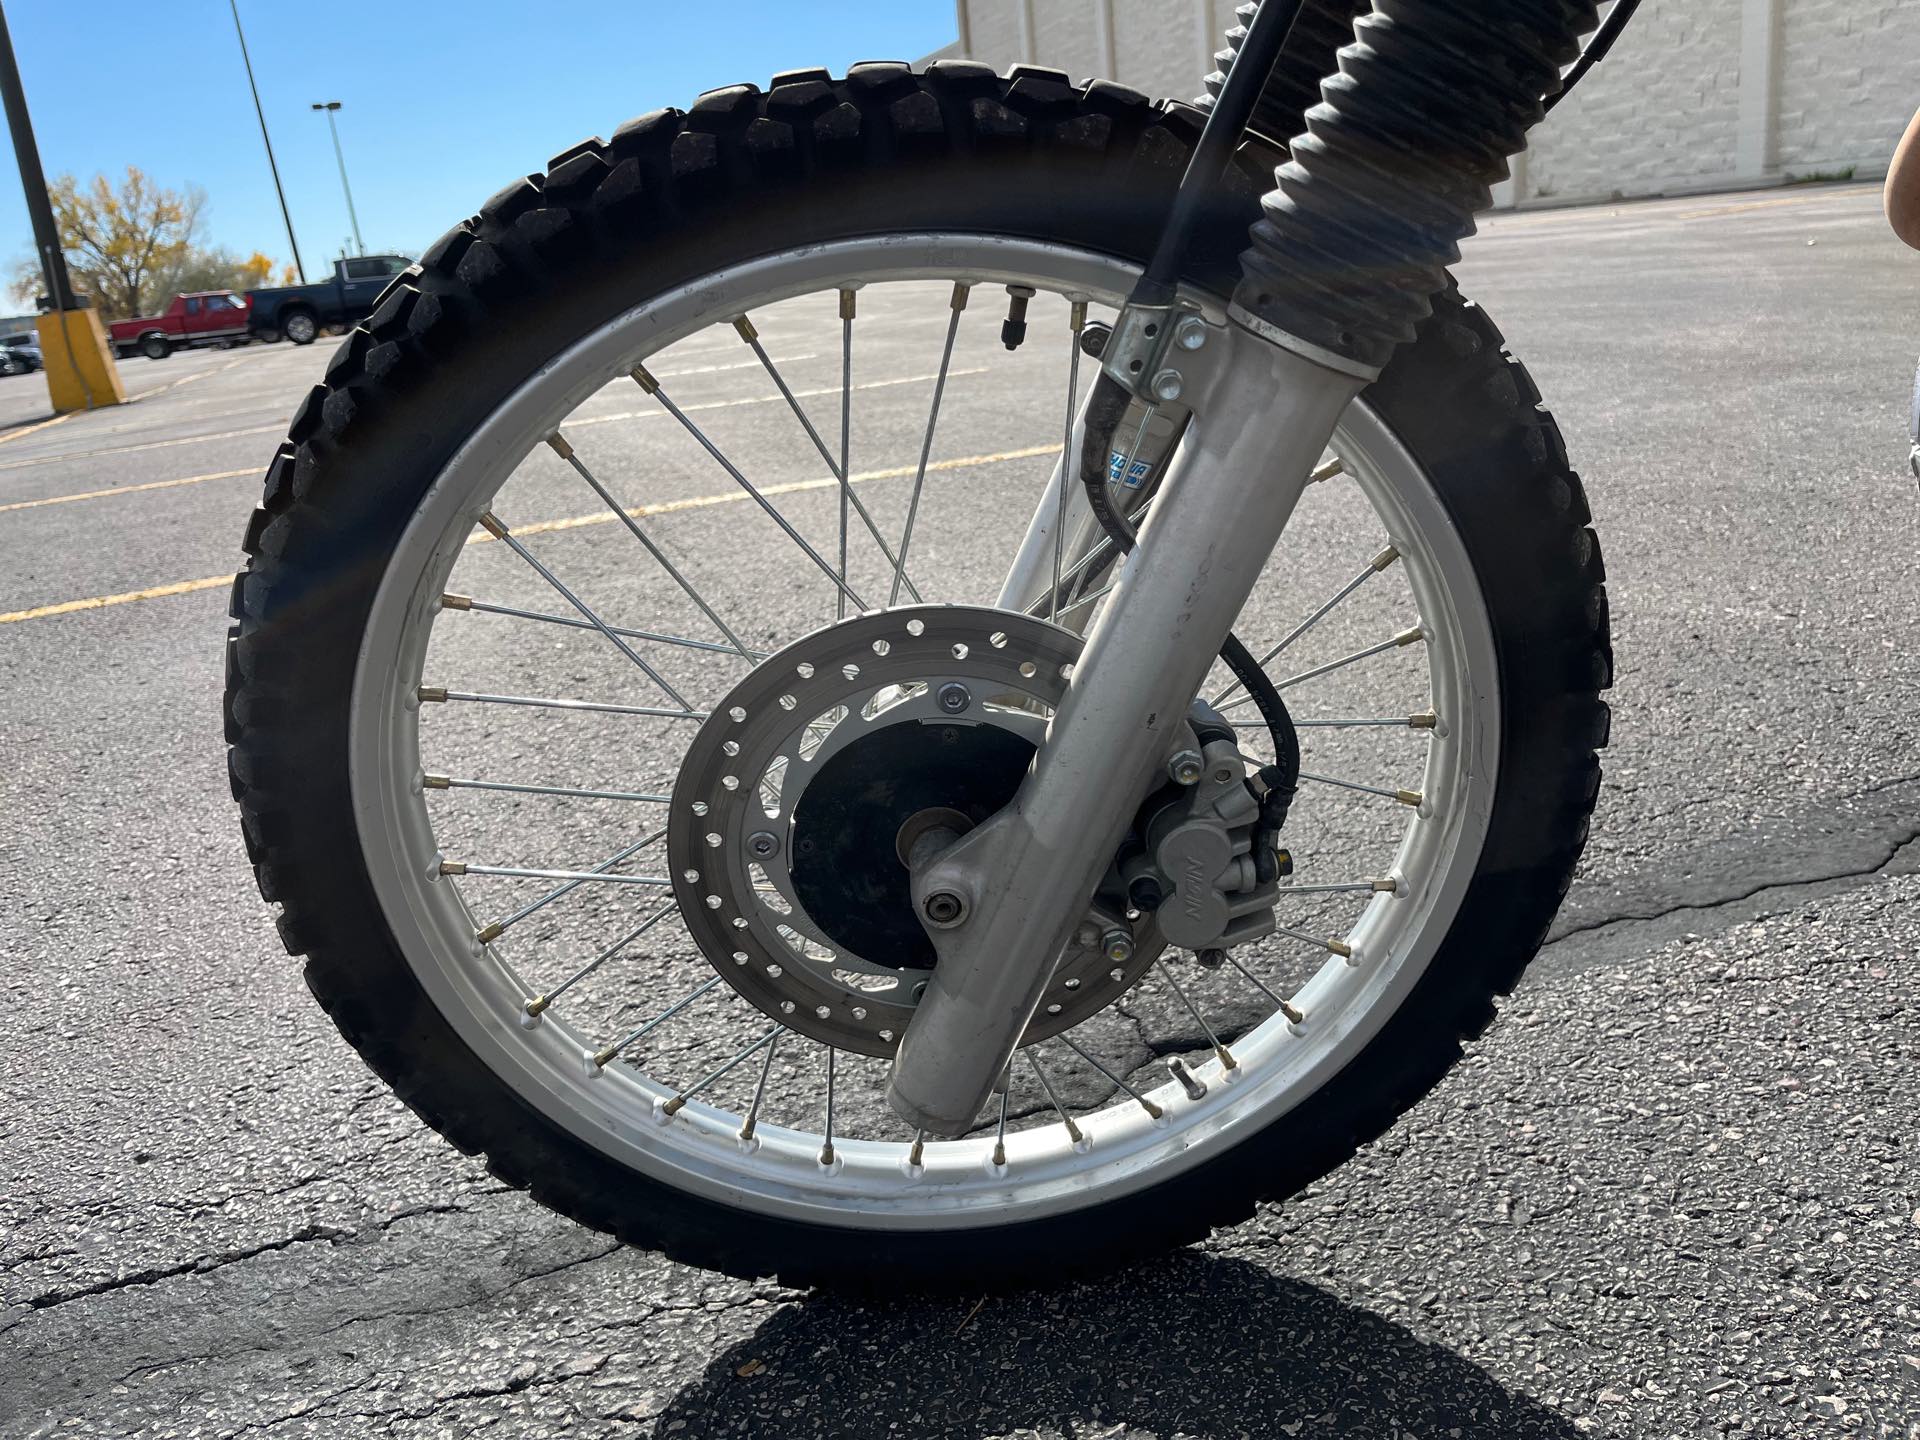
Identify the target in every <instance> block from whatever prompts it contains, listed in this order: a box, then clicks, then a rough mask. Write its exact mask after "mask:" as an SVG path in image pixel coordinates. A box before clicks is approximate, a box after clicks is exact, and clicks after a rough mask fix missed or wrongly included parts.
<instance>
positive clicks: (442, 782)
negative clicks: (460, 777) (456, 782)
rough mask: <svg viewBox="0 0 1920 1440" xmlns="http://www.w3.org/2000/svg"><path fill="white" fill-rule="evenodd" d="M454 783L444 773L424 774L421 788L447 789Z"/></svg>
mask: <svg viewBox="0 0 1920 1440" xmlns="http://www.w3.org/2000/svg"><path fill="white" fill-rule="evenodd" d="M452 783H453V782H452V781H450V780H448V779H447V777H446V776H444V775H422V776H421V777H420V788H421V789H422V790H447V789H450V788H452Z"/></svg>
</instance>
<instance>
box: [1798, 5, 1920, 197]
mask: <svg viewBox="0 0 1920 1440" xmlns="http://www.w3.org/2000/svg"><path fill="white" fill-rule="evenodd" d="M1780 18H1781V25H1780V38H1781V43H1780V52H1781V64H1780V90H1779V95H1780V109H1779V117H1778V128H1777V131H1776V133H1777V136H1778V160H1779V165H1780V168H1781V169H1782V170H1784V171H1785V172H1787V173H1788V174H1790V175H1805V174H1808V173H1810V172H1832V171H1835V170H1841V169H1844V168H1845V167H1847V166H1849V165H1853V166H1857V167H1860V168H1861V169H1862V170H1863V171H1865V172H1866V173H1874V172H1878V171H1884V170H1885V169H1886V165H1887V161H1888V160H1889V159H1891V158H1892V156H1893V146H1894V142H1895V141H1896V140H1898V139H1899V138H1900V132H1901V131H1902V130H1904V129H1905V128H1906V125H1907V122H1908V121H1909V120H1911V119H1912V118H1913V112H1914V111H1915V110H1916V109H1920V5H1915V4H1914V3H1913V0H1787V4H1786V6H1785V9H1784V10H1783V11H1782V13H1781V17H1780Z"/></svg>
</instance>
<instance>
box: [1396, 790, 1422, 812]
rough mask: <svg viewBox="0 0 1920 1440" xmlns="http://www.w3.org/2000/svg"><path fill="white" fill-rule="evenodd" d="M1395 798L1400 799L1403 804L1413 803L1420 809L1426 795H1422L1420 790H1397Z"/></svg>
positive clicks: (1412, 804)
mask: <svg viewBox="0 0 1920 1440" xmlns="http://www.w3.org/2000/svg"><path fill="white" fill-rule="evenodd" d="M1393 798H1394V799H1396V800H1398V801H1399V802H1400V803H1401V804H1402V805H1411V806H1413V807H1414V808H1416V809H1418V808H1419V806H1420V803H1421V800H1422V799H1423V798H1424V797H1422V795H1421V794H1420V792H1419V791H1418V790H1396V791H1394V792H1393Z"/></svg>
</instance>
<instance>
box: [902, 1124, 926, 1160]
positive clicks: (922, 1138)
mask: <svg viewBox="0 0 1920 1440" xmlns="http://www.w3.org/2000/svg"><path fill="white" fill-rule="evenodd" d="M926 1153H927V1132H926V1131H924V1130H919V1131H916V1132H914V1137H913V1148H912V1149H911V1150H909V1151H907V1164H909V1165H920V1164H923V1163H924V1161H923V1159H922V1157H923V1156H925V1155H926Z"/></svg>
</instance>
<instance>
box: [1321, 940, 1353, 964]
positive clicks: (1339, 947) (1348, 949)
mask: <svg viewBox="0 0 1920 1440" xmlns="http://www.w3.org/2000/svg"><path fill="white" fill-rule="evenodd" d="M1327 949H1328V950H1330V951H1332V952H1333V953H1334V954H1335V955H1338V956H1339V957H1340V958H1341V959H1342V960H1351V959H1352V958H1353V947H1352V946H1351V945H1349V944H1347V942H1346V941H1344V940H1329V941H1327Z"/></svg>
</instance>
